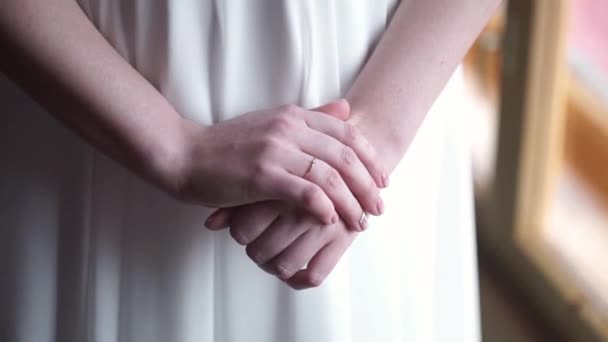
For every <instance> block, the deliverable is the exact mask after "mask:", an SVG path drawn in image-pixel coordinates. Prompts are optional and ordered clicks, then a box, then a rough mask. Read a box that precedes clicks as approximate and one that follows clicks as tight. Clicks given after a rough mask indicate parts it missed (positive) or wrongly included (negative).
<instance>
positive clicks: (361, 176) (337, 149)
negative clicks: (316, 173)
mask: <svg viewBox="0 0 608 342" xmlns="http://www.w3.org/2000/svg"><path fill="white" fill-rule="evenodd" d="M295 139H296V142H297V144H299V145H300V146H301V149H302V151H303V152H305V153H307V154H310V155H312V156H315V157H317V158H319V159H321V160H323V161H325V162H327V163H328V164H329V165H330V166H331V167H332V168H334V169H336V170H338V172H339V173H340V175H341V176H342V179H343V180H344V182H345V183H346V185H347V187H348V189H349V190H350V191H351V192H352V194H353V195H354V196H355V197H356V198H357V201H358V202H359V203H360V204H361V206H362V207H363V209H364V210H365V211H367V212H369V213H372V214H374V215H380V214H382V210H383V209H384V205H383V203H382V200H381V199H380V190H379V189H378V187H377V185H376V182H375V181H374V179H373V177H372V176H371V175H370V174H369V172H368V170H367V169H366V168H365V166H364V165H363V163H362V162H361V160H359V157H358V156H357V154H356V153H355V152H354V151H353V149H351V148H350V147H348V146H346V145H344V144H342V143H341V142H339V141H338V140H336V139H334V138H332V137H330V136H327V135H325V134H323V133H320V132H318V131H315V130H312V129H310V130H308V129H303V130H301V131H299V132H298V133H297V134H296V136H295ZM330 197H331V196H330ZM358 214H359V216H360V214H361V213H360V212H359V213H358Z"/></svg>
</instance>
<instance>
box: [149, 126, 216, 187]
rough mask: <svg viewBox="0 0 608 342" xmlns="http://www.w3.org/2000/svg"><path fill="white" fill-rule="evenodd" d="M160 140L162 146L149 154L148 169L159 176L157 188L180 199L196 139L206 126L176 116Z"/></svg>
mask: <svg viewBox="0 0 608 342" xmlns="http://www.w3.org/2000/svg"><path fill="white" fill-rule="evenodd" d="M172 127H173V128H172V129H168V130H167V131H168V132H169V134H168V135H167V137H166V138H164V139H161V140H162V141H163V142H162V143H161V146H160V147H159V148H158V149H156V150H155V151H154V152H153V153H152V157H151V158H150V159H151V164H152V166H151V169H153V170H155V172H156V174H157V175H158V181H159V183H160V187H161V188H162V189H163V190H164V191H166V192H167V193H169V194H170V195H172V196H173V197H175V198H178V199H181V194H182V193H183V189H184V188H185V186H186V183H187V182H188V179H189V177H190V170H191V169H192V162H193V160H194V158H193V157H192V155H193V153H194V149H195V146H196V143H195V141H196V140H195V139H196V138H197V137H198V138H200V137H201V136H202V135H204V134H205V132H206V130H207V129H208V127H206V126H204V125H201V124H198V123H196V122H194V121H192V120H189V119H186V118H183V117H181V116H179V117H178V118H177V120H176V121H175V122H174V124H173V125H172Z"/></svg>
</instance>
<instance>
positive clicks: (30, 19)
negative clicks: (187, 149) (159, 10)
mask: <svg viewBox="0 0 608 342" xmlns="http://www.w3.org/2000/svg"><path fill="white" fill-rule="evenodd" d="M0 48H1V50H2V51H3V52H2V54H0V70H1V71H2V72H4V73H5V74H6V75H7V76H8V77H9V78H11V79H12V80H13V81H14V82H15V83H17V84H18V85H20V86H21V87H22V88H23V89H24V90H25V91H26V92H27V93H28V94H29V95H31V96H32V97H33V98H34V99H35V100H36V101H37V102H39V103H40V104H41V105H42V106H43V107H44V108H45V109H47V110H48V111H49V112H50V113H51V114H52V115H53V116H54V117H56V118H57V119H58V120H59V121H61V122H62V123H64V124H65V125H66V126H68V127H69V128H70V129H72V130H73V131H74V132H75V133H77V134H78V135H80V136H81V137H83V138H84V139H85V140H87V141H88V142H90V143H91V144H93V145H94V146H95V147H97V148H98V149H99V150H101V151H102V152H104V153H106V154H107V155H109V156H110V157H112V158H114V159H115V160H117V161H119V162H120V163H122V164H123V165H125V166H127V167H129V168H130V169H132V170H133V171H135V172H136V173H138V174H139V175H141V176H143V177H144V178H146V179H148V180H149V181H151V182H153V183H155V184H156V185H159V186H161V187H164V188H168V187H170V186H171V185H170V184H167V182H170V179H171V177H169V176H168V174H169V173H171V172H172V168H174V167H175V164H176V158H178V155H177V153H176V151H178V150H179V144H180V141H179V138H180V135H179V134H177V133H178V131H179V126H180V125H181V124H182V123H181V117H180V116H179V115H178V114H177V113H176V112H175V111H174V110H173V108H172V107H171V106H170V104H169V103H168V102H167V101H166V100H165V99H164V97H163V96H162V95H161V94H160V93H159V92H158V91H157V90H156V89H155V88H154V87H153V86H152V85H150V84H149V83H148V82H147V81H146V80H145V79H144V78H143V77H142V76H141V75H140V74H139V73H138V72H137V71H135V70H134V69H133V68H132V67H131V66H130V65H129V64H128V63H127V62H126V61H125V60H124V59H123V58H122V57H121V56H120V55H119V54H118V53H117V52H116V51H115V50H114V49H113V48H112V46H110V45H109V43H108V42H107V41H106V40H105V39H104V38H103V37H102V36H101V34H100V33H99V32H98V31H97V30H96V28H95V27H94V26H93V25H92V24H91V22H90V21H89V20H88V18H87V17H86V16H85V14H84V13H83V12H82V10H81V9H80V7H79V6H78V4H77V3H76V2H75V1H73V0H2V2H1V3H0ZM160 137H162V139H161V138H160Z"/></svg>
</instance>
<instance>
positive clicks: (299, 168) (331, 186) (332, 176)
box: [283, 151, 377, 231]
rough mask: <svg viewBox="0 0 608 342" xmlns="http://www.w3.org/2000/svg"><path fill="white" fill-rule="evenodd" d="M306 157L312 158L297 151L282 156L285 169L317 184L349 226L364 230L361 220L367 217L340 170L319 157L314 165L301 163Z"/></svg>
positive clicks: (363, 223)
mask: <svg viewBox="0 0 608 342" xmlns="http://www.w3.org/2000/svg"><path fill="white" fill-rule="evenodd" d="M307 158H308V159H309V160H311V162H312V160H313V159H314V158H313V157H312V156H308V155H306V154H305V153H303V152H298V151H295V152H293V153H291V154H289V155H285V156H283V159H284V164H285V165H286V167H287V171H288V172H290V173H293V174H294V175H297V174H300V175H303V176H302V177H304V179H306V180H308V181H310V182H312V183H314V184H316V185H317V186H319V187H320V188H321V189H322V190H323V192H324V194H325V195H326V196H328V197H329V199H330V200H331V201H332V202H333V205H334V208H335V210H336V211H337V212H338V214H340V216H341V217H342V218H343V220H344V221H345V222H346V223H347V225H348V227H349V228H351V229H354V230H357V231H363V230H365V229H366V228H367V220H362V218H365V219H366V218H367V217H366V216H365V215H364V214H363V213H364V210H363V208H362V207H361V204H359V201H358V200H357V198H356V197H355V195H353V193H352V192H351V189H350V188H349V187H348V185H347V184H346V183H345V182H344V180H343V179H342V176H341V175H340V172H339V171H337V170H336V169H334V168H333V167H331V166H330V165H329V164H327V163H326V162H325V161H323V160H321V159H316V160H315V161H314V165H312V164H310V162H309V163H308V164H303V162H302V161H304V160H307ZM304 170H306V171H304ZM372 191H373V190H372ZM376 191H377V189H376ZM368 202H369V201H368ZM374 211H375V209H374Z"/></svg>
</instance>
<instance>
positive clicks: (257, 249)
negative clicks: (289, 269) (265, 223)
mask: <svg viewBox="0 0 608 342" xmlns="http://www.w3.org/2000/svg"><path fill="white" fill-rule="evenodd" d="M306 216H308V215H306ZM308 217H309V216H308ZM316 226H319V223H318V222H315V220H312V219H308V220H301V219H300V218H299V217H297V216H294V215H291V214H288V215H282V216H281V217H279V218H278V219H277V220H276V221H275V222H273V224H272V225H271V226H270V227H268V229H266V230H265V231H264V232H263V233H262V235H260V236H259V237H258V238H257V239H256V240H255V241H253V242H252V243H251V244H249V245H247V248H246V249H245V251H246V252H247V255H248V256H249V257H250V258H251V260H253V262H255V263H256V264H258V265H264V264H266V263H267V262H269V261H270V260H272V259H273V258H274V257H276V256H278V255H279V254H281V252H283V250H284V249H285V248H287V247H288V246H290V245H291V244H292V243H293V242H294V241H295V240H296V239H298V237H300V235H302V234H304V233H306V232H307V231H309V230H310V229H312V228H314V227H316Z"/></svg>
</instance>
